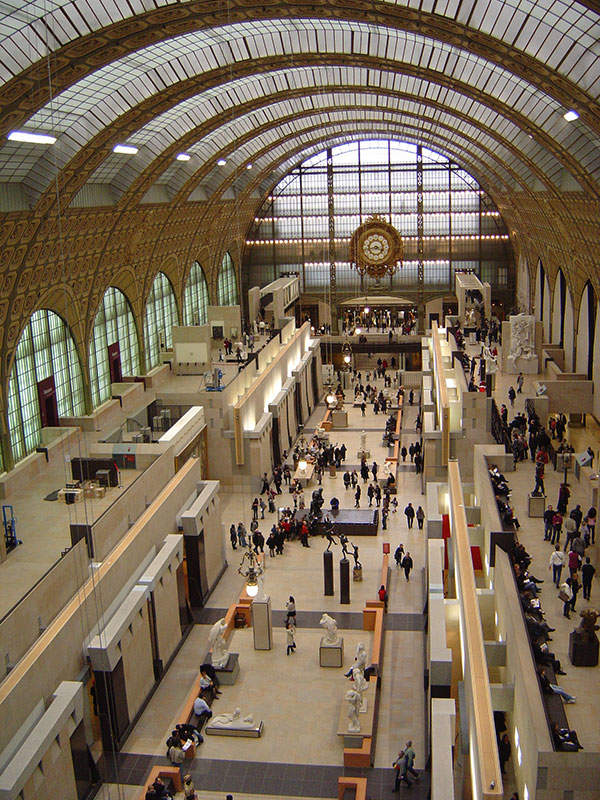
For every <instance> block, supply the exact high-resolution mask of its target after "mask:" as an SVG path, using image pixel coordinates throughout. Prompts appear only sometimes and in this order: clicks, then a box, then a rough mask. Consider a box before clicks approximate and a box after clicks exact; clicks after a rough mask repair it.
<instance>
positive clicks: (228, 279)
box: [217, 253, 239, 306]
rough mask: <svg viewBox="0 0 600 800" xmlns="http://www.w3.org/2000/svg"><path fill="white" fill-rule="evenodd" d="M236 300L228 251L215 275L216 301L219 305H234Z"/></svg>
mask: <svg viewBox="0 0 600 800" xmlns="http://www.w3.org/2000/svg"><path fill="white" fill-rule="evenodd" d="M238 302H239V299H238V287H237V279H236V277H235V268H234V266H233V259H232V258H231V256H230V255H229V253H225V255H224V256H223V261H222V262H221V267H220V269H219V274H218V275H217V303H218V305H220V306H235V305H237V304H238Z"/></svg>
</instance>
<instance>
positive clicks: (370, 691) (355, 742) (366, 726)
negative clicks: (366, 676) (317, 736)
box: [337, 679, 377, 747]
mask: <svg viewBox="0 0 600 800" xmlns="http://www.w3.org/2000/svg"><path fill="white" fill-rule="evenodd" d="M376 684H377V680H376V679H372V680H370V681H369V684H368V686H367V691H366V692H365V693H364V695H363V703H366V707H367V710H366V713H365V714H364V716H363V715H362V714H361V715H360V720H359V721H360V731H356V732H355V731H349V730H348V725H349V724H350V723H349V720H348V703H347V702H346V700H342V705H341V708H340V716H339V721H338V729H337V735H338V736H339V737H340V738H342V739H343V743H344V745H343V746H344V747H362V744H363V739H364V738H365V737H370V736H373V725H374V720H375V693H376ZM352 685H353V684H352V683H349V684H346V688H347V687H348V686H352Z"/></svg>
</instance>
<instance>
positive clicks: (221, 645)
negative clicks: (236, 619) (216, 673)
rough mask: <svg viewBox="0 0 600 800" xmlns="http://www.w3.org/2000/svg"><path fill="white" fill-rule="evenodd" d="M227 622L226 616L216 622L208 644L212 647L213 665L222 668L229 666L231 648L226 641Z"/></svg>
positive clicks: (211, 630)
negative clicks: (229, 648)
mask: <svg viewBox="0 0 600 800" xmlns="http://www.w3.org/2000/svg"><path fill="white" fill-rule="evenodd" d="M226 630H227V623H226V622H225V617H223V618H222V619H220V620H218V622H215V624H214V625H213V626H212V628H211V629H210V633H209V634H208V644H209V647H210V649H211V661H212V665H213V667H216V669H222V668H223V667H226V666H227V662H228V660H229V650H228V649H227V645H226V643H225V631H226Z"/></svg>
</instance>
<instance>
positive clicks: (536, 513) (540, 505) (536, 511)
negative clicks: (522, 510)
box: [528, 494, 546, 517]
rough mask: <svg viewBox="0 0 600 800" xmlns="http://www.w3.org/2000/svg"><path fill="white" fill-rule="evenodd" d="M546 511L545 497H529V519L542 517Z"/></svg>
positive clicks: (531, 495)
mask: <svg viewBox="0 0 600 800" xmlns="http://www.w3.org/2000/svg"><path fill="white" fill-rule="evenodd" d="M545 510H546V496H545V495H543V494H542V495H533V494H530V495H529V508H528V516H530V517H543V516H544V511H545Z"/></svg>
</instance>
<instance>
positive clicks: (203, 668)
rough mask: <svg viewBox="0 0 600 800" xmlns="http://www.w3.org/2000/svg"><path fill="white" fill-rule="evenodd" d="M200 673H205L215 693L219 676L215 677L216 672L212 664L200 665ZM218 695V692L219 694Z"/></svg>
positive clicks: (218, 685)
mask: <svg viewBox="0 0 600 800" xmlns="http://www.w3.org/2000/svg"><path fill="white" fill-rule="evenodd" d="M200 672H202V673H206V675H208V677H209V678H210V679H211V681H212V682H213V684H214V686H215V687H216V689H217V691H218V690H219V687H220V684H219V676H218V675H217V670H216V669H215V668H214V667H213V665H212V664H206V663H205V664H200ZM219 694H220V692H219Z"/></svg>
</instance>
